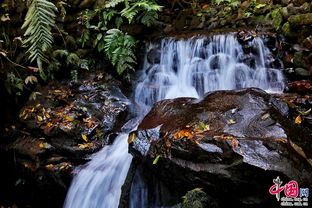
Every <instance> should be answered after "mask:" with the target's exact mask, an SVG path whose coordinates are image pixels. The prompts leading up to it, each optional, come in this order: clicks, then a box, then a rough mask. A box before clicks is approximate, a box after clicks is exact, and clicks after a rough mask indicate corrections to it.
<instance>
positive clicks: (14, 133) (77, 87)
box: [0, 73, 130, 208]
mask: <svg viewBox="0 0 312 208" xmlns="http://www.w3.org/2000/svg"><path fill="white" fill-rule="evenodd" d="M86 77H87V78H85V79H84V80H82V81H78V82H77V83H72V84H68V81H67V80H65V81H63V82H61V83H59V82H54V83H52V84H50V85H49V86H47V87H46V88H43V89H42V90H41V91H40V92H41V94H42V95H41V96H40V97H38V98H37V99H36V100H35V101H31V102H28V103H27V104H26V105H25V107H24V108H22V110H21V112H20V121H19V122H18V123H16V124H15V126H12V127H11V128H8V129H6V130H7V132H6V133H5V134H4V138H2V139H1V141H0V142H1V145H0V156H1V157H4V158H6V159H7V160H8V166H7V167H4V170H5V171H3V172H6V171H7V172H8V175H9V172H15V173H16V174H14V176H12V178H13V179H12V180H13V182H10V184H8V185H7V186H4V187H11V186H12V185H13V186H14V183H15V181H14V180H18V179H20V181H23V183H20V182H19V184H18V186H16V188H15V189H16V190H14V191H15V192H18V191H20V190H27V192H26V193H23V194H16V195H18V196H19V197H24V198H25V199H18V198H15V199H14V202H16V203H19V201H18V200H22V202H21V203H22V205H25V204H27V203H29V204H31V205H32V206H35V207H36V205H38V206H39V207H40V206H41V207H42V205H43V204H44V205H45V207H53V208H55V207H62V204H63V200H64V198H65V196H66V192H67V188H68V186H69V183H70V181H71V178H72V176H73V169H74V168H75V167H76V166H78V165H80V164H83V163H85V162H86V161H87V158H86V156H87V155H89V154H91V153H94V152H96V151H98V150H100V148H101V147H102V146H103V145H105V144H110V143H112V142H113V139H114V138H115V134H114V132H116V131H120V128H121V126H122V125H123V123H124V120H125V116H126V114H127V113H126V110H127V106H128V105H129V104H130V102H129V101H128V99H127V98H126V97H125V96H124V95H123V93H122V92H121V90H120V88H119V86H120V83H119V82H118V81H116V80H114V79H113V78H112V77H110V76H109V75H106V74H102V73H98V74H97V73H93V74H89V75H87V76H86ZM1 164H3V163H1ZM3 172H2V174H5V173H3ZM8 177H10V176H8ZM1 180H2V179H1ZM32 197H33V198H32ZM50 202H51V203H50ZM0 204H1V203H0Z"/></svg>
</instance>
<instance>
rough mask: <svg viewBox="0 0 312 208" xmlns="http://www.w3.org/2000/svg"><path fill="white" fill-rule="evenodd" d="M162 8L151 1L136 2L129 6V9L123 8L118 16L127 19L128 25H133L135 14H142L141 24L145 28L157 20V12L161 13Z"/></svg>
mask: <svg viewBox="0 0 312 208" xmlns="http://www.w3.org/2000/svg"><path fill="white" fill-rule="evenodd" d="M161 9H162V6H159V5H158V4H156V3H154V2H153V1H151V0H143V1H137V2H134V3H133V4H131V7H126V8H124V9H123V10H122V11H121V12H120V14H121V16H124V17H126V18H127V19H128V22H129V24H131V23H133V20H134V18H135V17H136V15H137V14H139V13H143V16H142V18H141V23H142V24H144V25H147V26H150V25H152V24H153V23H154V22H155V21H156V19H157V18H158V14H157V12H158V11H161Z"/></svg>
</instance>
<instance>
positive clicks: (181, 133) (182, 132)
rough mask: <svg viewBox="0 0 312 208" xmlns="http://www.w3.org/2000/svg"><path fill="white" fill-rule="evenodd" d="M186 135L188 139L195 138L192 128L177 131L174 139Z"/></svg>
mask: <svg viewBox="0 0 312 208" xmlns="http://www.w3.org/2000/svg"><path fill="white" fill-rule="evenodd" d="M184 137H186V138H188V139H192V138H194V135H193V134H192V130H191V129H182V130H180V131H178V132H177V133H175V135H174V136H173V138H174V139H183V138H184Z"/></svg>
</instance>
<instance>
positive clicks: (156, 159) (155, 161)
mask: <svg viewBox="0 0 312 208" xmlns="http://www.w3.org/2000/svg"><path fill="white" fill-rule="evenodd" d="M159 158H160V155H157V157H156V158H155V160H154V161H153V165H156V164H157V163H158V160H159Z"/></svg>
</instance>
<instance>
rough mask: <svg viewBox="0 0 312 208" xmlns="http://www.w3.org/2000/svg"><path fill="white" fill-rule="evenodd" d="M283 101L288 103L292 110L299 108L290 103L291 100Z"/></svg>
mask: <svg viewBox="0 0 312 208" xmlns="http://www.w3.org/2000/svg"><path fill="white" fill-rule="evenodd" d="M283 101H284V102H285V103H287V104H288V106H289V107H290V108H296V107H297V106H296V105H295V104H294V103H292V102H290V101H289V100H283Z"/></svg>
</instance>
